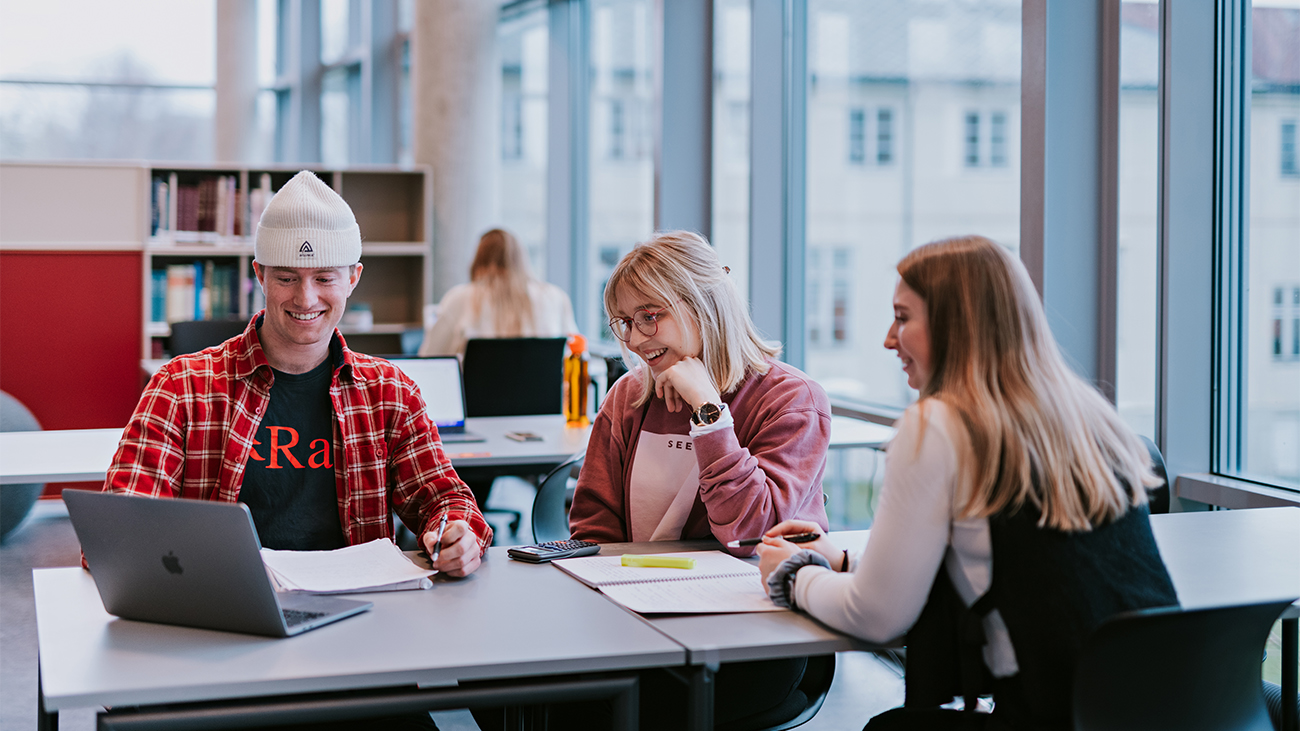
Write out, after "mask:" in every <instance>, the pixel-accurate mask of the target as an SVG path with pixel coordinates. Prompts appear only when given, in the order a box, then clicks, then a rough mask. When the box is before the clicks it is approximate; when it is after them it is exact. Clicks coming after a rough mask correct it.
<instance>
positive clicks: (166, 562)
mask: <svg viewBox="0 0 1300 731" xmlns="http://www.w3.org/2000/svg"><path fill="white" fill-rule="evenodd" d="M162 562H163V568H165V569H167V573H169V574H183V573H185V569H183V568H181V560H180V559H179V558H177V557H176V555H175V554H174V553H172V552H171V551H168V552H167V555H166V556H163V557H162Z"/></svg>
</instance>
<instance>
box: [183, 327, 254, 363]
mask: <svg viewBox="0 0 1300 731" xmlns="http://www.w3.org/2000/svg"><path fill="white" fill-rule="evenodd" d="M247 326H248V322H247V321H245V320H188V321H186V322H173V323H172V326H171V330H172V334H171V339H170V341H169V343H168V345H169V346H170V348H169V351H170V352H171V354H172V357H173V358H175V357H176V356H178V355H188V354H190V353H197V352H199V351H200V350H203V349H204V348H210V347H212V346H214V345H220V344H222V343H224V342H226V341H227V340H229V339H231V338H233V337H235V336H236V335H238V334H240V333H242V332H243V331H244V328H245V327H247Z"/></svg>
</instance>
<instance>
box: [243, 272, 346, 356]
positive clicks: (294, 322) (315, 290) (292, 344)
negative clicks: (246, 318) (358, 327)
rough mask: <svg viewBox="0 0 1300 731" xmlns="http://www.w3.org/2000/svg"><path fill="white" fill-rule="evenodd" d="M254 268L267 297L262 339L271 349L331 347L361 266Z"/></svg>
mask: <svg viewBox="0 0 1300 731" xmlns="http://www.w3.org/2000/svg"><path fill="white" fill-rule="evenodd" d="M254 267H255V268H256V271H257V281H259V282H261V284H262V291H263V292H265V293H266V319H265V320H264V321H263V323H262V329H261V333H260V336H259V337H260V339H261V340H262V341H263V343H265V344H269V345H271V347H272V348H274V347H276V346H283V347H286V348H301V347H308V348H311V347H319V346H320V345H322V344H328V343H329V340H330V337H331V336H333V334H334V328H335V327H337V326H338V324H339V320H341V319H343V310H344V308H345V307H346V306H347V301H348V296H349V295H351V294H352V290H353V289H354V288H356V286H357V282H358V281H359V280H360V278H361V265H360V264H357V265H354V266H352V267H334V268H330V269H297V268H292V267H263V266H260V265H257V264H254Z"/></svg>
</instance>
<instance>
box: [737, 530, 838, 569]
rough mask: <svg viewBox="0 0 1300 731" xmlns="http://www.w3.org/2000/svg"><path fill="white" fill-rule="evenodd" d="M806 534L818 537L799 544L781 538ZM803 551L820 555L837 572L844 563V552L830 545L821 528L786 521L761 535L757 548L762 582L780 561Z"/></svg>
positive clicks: (832, 544) (829, 540)
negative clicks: (811, 551)
mask: <svg viewBox="0 0 1300 731" xmlns="http://www.w3.org/2000/svg"><path fill="white" fill-rule="evenodd" d="M806 533H817V534H819V537H818V538H817V539H816V540H812V541H805V542H801V543H791V542H790V541H787V540H785V538H783V536H792V535H802V534H806ZM804 549H810V550H813V551H816V552H818V553H820V554H822V555H823V556H825V557H826V560H827V561H830V564H831V566H834V567H835V568H836V569H837V570H838V569H839V568H840V566H841V564H842V563H843V561H844V552H843V551H841V550H840V549H839V548H837V547H836V546H835V544H834V543H831V539H829V538H827V537H826V534H825V533H824V532H823V531H822V529H821V526H819V525H817V524H816V523H813V522H812V521H808V520H786V521H782V522H780V523H777V524H776V525H774V526H772V527H771V528H770V529H768V531H767V532H766V533H764V534H763V542H762V543H760V544H759V546H758V557H759V560H758V569H759V571H761V572H762V574H763V581H764V582H765V583H766V582H767V575H768V574H770V573H772V572H773V571H775V570H776V567H777V566H780V565H781V562H782V561H784V560H786V559H787V558H789V557H790V556H792V555H794V554H795V553H798V552H799V551H802V550H804Z"/></svg>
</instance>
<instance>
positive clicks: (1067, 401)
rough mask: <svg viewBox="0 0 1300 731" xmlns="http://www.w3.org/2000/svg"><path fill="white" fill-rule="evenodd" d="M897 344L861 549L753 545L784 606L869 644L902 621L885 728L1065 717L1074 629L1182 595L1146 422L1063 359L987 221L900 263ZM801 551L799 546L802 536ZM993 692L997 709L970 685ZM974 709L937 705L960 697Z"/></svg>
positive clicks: (1062, 724)
mask: <svg viewBox="0 0 1300 731" xmlns="http://www.w3.org/2000/svg"><path fill="white" fill-rule="evenodd" d="M898 273H899V275H900V280H899V283H898V287H897V290H896V292H895V294H894V322H893V325H892V326H891V327H890V329H889V333H888V335H887V336H886V337H885V347H886V348H889V349H891V350H894V351H896V352H897V353H898V357H899V359H900V360H901V361H902V365H903V371H904V372H905V373H906V374H907V382H908V385H910V386H911V387H912V388H915V389H917V390H918V391H919V392H920V400H919V401H917V403H915V404H914V405H913V406H912V407H911V408H909V409H908V410H907V412H906V413H904V415H903V418H902V419H901V420H900V421H899V422H898V425H897V427H898V433H897V436H896V437H895V438H894V440H893V441H892V442H891V443H890V445H889V448H888V452H887V455H886V459H885V478H884V486H883V488H882V490H881V496H880V503H879V506H878V507H877V509H876V516H875V522H874V524H873V525H872V529H871V538H870V541H869V542H868V544H867V547H866V550H865V551H863V553H862V555H861V556H860V557H857V558H853V559H850V557H849V556H848V554H847V552H844V551H841V550H840V549H839V548H837V547H836V546H835V545H834V544H833V543H832V542H831V541H830V540H829V539H827V538H825V537H823V538H821V539H819V540H817V541H816V542H814V543H812V544H805V545H802V546H797V545H795V544H793V543H790V542H788V541H785V540H783V539H782V538H781V536H782V535H788V534H791V533H799V532H803V531H805V530H808V529H809V528H811V527H812V524H810V523H805V522H802V521H788V522H785V523H782V524H781V525H778V526H776V527H775V528H773V529H772V530H770V531H768V535H767V537H765V538H764V545H762V546H760V547H759V549H758V550H759V553H760V556H761V564H760V568H761V570H762V572H763V576H764V578H765V580H766V585H767V588H768V593H769V595H770V596H771V597H772V599H773V600H774V601H776V602H777V603H778V604H783V605H786V606H792V607H794V608H796V609H799V610H801V611H805V612H807V613H809V614H811V615H812V616H814V617H816V618H817V619H819V620H821V621H822V622H825V623H826V624H828V625H830V626H832V627H835V628H836V629H839V630H841V631H843V632H847V633H850V634H853V635H856V636H858V637H862V638H864V639H866V640H868V641H872V642H886V641H889V640H891V639H893V638H896V637H899V636H901V635H903V634H904V633H906V634H907V647H908V657H907V675H906V686H907V701H906V705H905V706H904V707H903V708H899V709H894V710H893V711H889V712H886V713H884V714H881V715H880V716H877V717H876V718H874V719H872V721H871V723H870V724H868V726H867V728H868V729H869V730H870V731H876V730H877V729H950V728H951V729H968V728H969V729H984V728H988V729H993V728H998V729H1021V728H1035V729H1038V728H1044V729H1054V728H1060V729H1068V728H1070V725H1071V724H1070V688H1071V683H1072V680H1073V678H1072V673H1073V668H1074V663H1075V659H1076V657H1077V655H1078V649H1079V646H1080V643H1081V642H1082V641H1083V640H1084V639H1085V638H1086V637H1087V636H1088V634H1089V633H1090V632H1091V631H1092V630H1093V629H1094V628H1095V627H1096V626H1097V625H1098V624H1099V623H1100V622H1101V621H1102V620H1104V619H1106V618H1107V617H1109V616H1111V615H1113V614H1115V613H1118V612H1122V611H1126V610H1131V609H1137V608H1143V607H1152V606H1166V605H1174V604H1177V601H1178V600H1177V597H1176V595H1175V593H1174V588H1173V585H1172V583H1171V581H1170V579H1169V574H1168V573H1167V572H1166V570H1165V566H1164V563H1163V561H1162V560H1161V558H1160V553H1159V550H1158V549H1157V548H1156V544H1155V540H1154V539H1153V537H1152V534H1151V527H1150V524H1149V522H1148V513H1147V496H1146V490H1145V487H1147V486H1152V485H1155V484H1156V479H1155V477H1154V475H1153V474H1152V471H1151V464H1150V461H1149V460H1150V458H1149V456H1148V453H1147V450H1146V448H1145V446H1144V445H1143V443H1142V442H1141V441H1140V439H1139V438H1138V436H1137V435H1136V434H1134V433H1133V431H1132V430H1131V429H1130V428H1129V427H1128V426H1126V425H1125V424H1124V422H1123V421H1121V420H1120V418H1119V415H1118V414H1117V413H1116V412H1115V408H1114V407H1113V406H1112V405H1111V404H1110V403H1108V402H1107V401H1106V400H1105V399H1104V398H1102V396H1101V394H1099V393H1098V392H1097V391H1096V389H1094V388H1093V387H1092V386H1091V385H1089V384H1088V383H1086V382H1085V381H1084V380H1083V379H1081V378H1080V377H1079V376H1077V375H1075V373H1074V372H1073V371H1071V370H1070V368H1069V366H1067V365H1066V363H1065V361H1064V359H1063V358H1062V357H1061V355H1060V353H1059V351H1058V349H1057V345H1056V342H1055V340H1054V339H1053V338H1052V334H1051V332H1050V331H1049V330H1048V327H1047V319H1046V316H1045V315H1044V314H1043V307H1042V304H1041V303H1040V302H1039V299H1038V295H1037V292H1036V291H1035V290H1034V286H1033V284H1032V282H1031V281H1030V279H1029V274H1028V272H1027V271H1026V270H1025V268H1024V266H1023V265H1022V264H1021V263H1020V261H1019V260H1018V259H1016V258H1015V257H1014V256H1012V255H1011V254H1010V253H1009V252H1007V251H1006V250H1005V249H1003V248H1002V247H1001V246H998V245H997V244H995V243H993V242H992V241H990V240H988V239H986V238H983V237H979V236H967V237H962V238H954V239H948V240H945V241H939V242H936V243H932V244H928V245H926V246H922V247H920V248H918V249H916V250H914V251H913V252H911V253H910V254H908V255H907V256H906V257H904V258H903V260H902V262H900V263H899V265H898ZM801 549H809V550H801ZM989 692H992V694H993V697H994V701H995V710H994V711H993V713H992V714H991V715H990V714H987V713H976V712H974V711H975V708H976V706H977V704H976V703H975V698H976V697H977V696H979V695H984V694H987V693H989ZM957 695H961V696H964V697H965V698H966V701H965V705H966V707H967V708H968V709H969V710H970V711H971V712H970V713H962V712H958V711H951V710H943V709H940V708H939V706H940V705H942V704H946V703H948V702H949V701H951V700H952V699H953V697H954V696H957Z"/></svg>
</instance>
